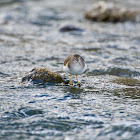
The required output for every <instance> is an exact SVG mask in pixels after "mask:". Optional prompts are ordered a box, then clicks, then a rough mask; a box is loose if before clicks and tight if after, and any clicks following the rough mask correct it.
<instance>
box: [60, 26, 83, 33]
mask: <svg viewBox="0 0 140 140" xmlns="http://www.w3.org/2000/svg"><path fill="white" fill-rule="evenodd" d="M59 31H60V32H71V31H80V32H82V31H84V30H83V29H81V28H78V27H75V26H73V25H66V26H64V27H62V28H60V29H59Z"/></svg>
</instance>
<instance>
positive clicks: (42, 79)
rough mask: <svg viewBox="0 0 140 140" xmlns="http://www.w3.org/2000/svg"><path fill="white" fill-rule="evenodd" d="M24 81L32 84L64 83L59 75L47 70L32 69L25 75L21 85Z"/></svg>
mask: <svg viewBox="0 0 140 140" xmlns="http://www.w3.org/2000/svg"><path fill="white" fill-rule="evenodd" d="M26 81H32V82H33V83H65V84H67V83H68V82H67V81H65V80H64V79H63V78H62V77H61V75H60V74H57V73H55V72H52V71H50V70H49V69H47V68H34V69H32V70H31V71H30V72H28V73H27V75H25V76H24V77H23V78H22V80H21V83H23V82H26Z"/></svg>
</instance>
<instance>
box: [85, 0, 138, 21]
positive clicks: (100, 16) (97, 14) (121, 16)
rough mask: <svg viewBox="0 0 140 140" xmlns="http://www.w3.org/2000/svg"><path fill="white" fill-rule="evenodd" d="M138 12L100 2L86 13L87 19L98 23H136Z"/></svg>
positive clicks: (110, 3)
mask: <svg viewBox="0 0 140 140" xmlns="http://www.w3.org/2000/svg"><path fill="white" fill-rule="evenodd" d="M137 15H138V11H137V10H131V9H128V8H126V7H122V6H120V5H118V4H115V3H112V2H104V1H100V2H97V3H95V4H94V5H93V7H92V8H91V9H90V10H88V11H86V13H85V18H86V19H90V20H93V21H97V22H125V21H135V20H136V16H137Z"/></svg>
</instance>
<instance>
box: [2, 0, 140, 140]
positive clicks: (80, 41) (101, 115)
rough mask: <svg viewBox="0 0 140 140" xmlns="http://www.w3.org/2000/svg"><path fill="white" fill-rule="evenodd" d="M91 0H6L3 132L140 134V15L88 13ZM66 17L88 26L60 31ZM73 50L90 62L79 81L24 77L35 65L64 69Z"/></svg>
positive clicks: (25, 135) (109, 139)
mask: <svg viewBox="0 0 140 140" xmlns="http://www.w3.org/2000/svg"><path fill="white" fill-rule="evenodd" d="M136 3H137V1H126V2H122V4H123V5H126V6H130V7H133V8H134V7H135V5H136V7H139V6H140V3H139V2H138V3H137V4H136ZM91 4H92V1H90V0H87V1H83V2H81V1H80V0H71V1H70V0H69V1H66V0H52V1H49V0H40V1H37V0H34V1H33V0H30V1H27V0H19V1H18V0H3V1H2V0H1V1H0V49H1V50H0V139H7V140H8V139H12V140H16V139H20V140H21V139H34V140H39V139H66V140H69V139H71V140H77V139H79V140H81V139H85V140H86V139H87V140H89V139H92V140H94V139H99V140H104V139H106V140H114V139H117V140H120V139H121V140H122V139H123V140H124V139H125V140H126V139H127V140H132V139H133V140H139V139H140V23H132V22H125V23H116V24H112V23H94V22H91V21H88V20H85V19H84V16H83V15H84V11H85V9H86V8H87V7H88V6H89V5H91ZM66 25H73V26H75V27H78V28H79V29H82V30H77V31H72V32H60V28H61V27H64V26H66ZM71 53H79V54H81V55H82V56H83V57H84V58H85V60H86V62H87V65H88V68H89V71H88V72H87V73H85V74H83V75H81V76H79V80H80V81H81V83H82V86H81V87H80V88H79V87H78V86H76V85H74V86H64V85H61V84H60V85H47V84H46V85H33V84H32V83H26V84H23V85H19V84H18V83H19V82H20V80H21V77H22V76H23V75H24V74H25V73H26V72H28V71H30V70H31V69H32V68H34V67H48V68H49V69H50V70H52V71H57V72H60V73H61V74H62V75H66V74H65V73H63V71H62V65H63V61H64V58H65V57H66V56H67V55H69V54H71ZM73 80H74V81H75V77H73Z"/></svg>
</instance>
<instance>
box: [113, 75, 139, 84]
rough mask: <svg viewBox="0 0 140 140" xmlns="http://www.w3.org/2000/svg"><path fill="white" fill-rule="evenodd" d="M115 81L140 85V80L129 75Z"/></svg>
mask: <svg viewBox="0 0 140 140" xmlns="http://www.w3.org/2000/svg"><path fill="white" fill-rule="evenodd" d="M113 82H114V83H117V84H120V85H126V86H140V81H139V80H137V79H134V78H129V77H120V78H117V79H114V80H113Z"/></svg>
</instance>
